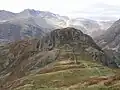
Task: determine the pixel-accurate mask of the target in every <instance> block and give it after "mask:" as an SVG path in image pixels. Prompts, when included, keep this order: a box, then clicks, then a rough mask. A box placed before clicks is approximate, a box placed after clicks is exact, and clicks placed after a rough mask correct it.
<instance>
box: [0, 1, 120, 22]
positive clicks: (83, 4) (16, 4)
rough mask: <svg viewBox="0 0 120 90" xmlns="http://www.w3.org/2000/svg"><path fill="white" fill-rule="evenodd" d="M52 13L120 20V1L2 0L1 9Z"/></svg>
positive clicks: (0, 2)
mask: <svg viewBox="0 0 120 90" xmlns="http://www.w3.org/2000/svg"><path fill="white" fill-rule="evenodd" d="M28 8H29V9H36V10H41V11H51V12H53V13H57V14H60V15H66V16H69V17H74V18H75V17H85V18H92V19H100V18H101V19H113V20H114V19H118V18H120V0H1V1H0V9H1V10H8V11H12V12H20V11H22V10H23V9H28Z"/></svg>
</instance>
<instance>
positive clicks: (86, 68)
mask: <svg viewBox="0 0 120 90" xmlns="http://www.w3.org/2000/svg"><path fill="white" fill-rule="evenodd" d="M78 62H79V63H78V64H75V63H74V62H73V61H70V60H66V61H59V62H56V63H55V64H54V65H53V66H52V67H51V68H49V69H47V70H46V69H45V70H46V72H43V73H42V74H37V75H30V76H27V77H24V78H21V79H20V81H22V83H21V84H20V85H19V86H17V87H15V89H14V90H108V89H107V88H108V86H105V85H104V84H99V81H98V83H97V82H90V80H89V79H92V78H93V79H96V78H100V77H101V78H103V79H102V80H104V77H109V76H113V75H114V72H113V70H111V69H109V68H107V67H103V66H102V65H100V64H97V63H95V62H91V61H85V60H79V61H78ZM45 70H43V71H45ZM16 82H18V81H15V82H14V83H16ZM87 82H88V84H86V83H87ZM88 86H89V87H88ZM100 88H106V89H100Z"/></svg>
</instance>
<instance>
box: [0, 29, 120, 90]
mask: <svg viewBox="0 0 120 90" xmlns="http://www.w3.org/2000/svg"><path fill="white" fill-rule="evenodd" d="M0 49H1V50H0V55H1V58H0V64H1V67H0V72H1V73H0V83H1V89H2V90H27V89H28V90H39V89H40V88H41V89H45V90H46V89H47V90H49V89H50V88H51V89H50V90H54V89H55V90H56V89H58V90H59V89H61V88H62V90H63V89H66V88H67V89H68V90H69V89H72V88H83V87H82V86H84V83H86V80H89V79H92V78H96V80H99V78H102V80H103V82H104V77H105V79H109V76H110V77H111V76H113V75H115V72H114V70H112V69H110V68H117V67H118V66H117V64H116V62H115V61H114V60H112V59H111V58H109V57H108V56H107V54H106V53H105V52H104V51H103V50H101V48H100V47H99V46H97V44H96V43H95V42H94V41H93V39H92V38H91V37H90V36H88V35H86V34H84V33H83V32H81V31H80V30H77V29H74V28H70V27H69V28H63V29H56V30H53V31H52V32H50V33H48V34H47V35H45V36H44V37H43V38H39V39H31V40H21V41H16V42H14V43H8V44H6V45H2V46H1V47H0ZM108 67H110V68H108ZM107 77H108V78H107ZM82 82H84V83H82ZM108 82H109V80H108ZM81 83H82V84H81ZM88 83H89V82H88ZM98 83H99V82H98ZM79 84H80V87H79ZM85 85H86V84H85ZM102 86H105V85H104V84H103V85H102ZM102 86H101V87H102ZM105 87H106V86H105ZM48 88H49V89H48ZM87 88H88V87H86V89H87ZM90 88H92V87H90ZM96 88H99V85H98V86H96ZM86 89H85V90H86ZM73 90H74V89H73Z"/></svg>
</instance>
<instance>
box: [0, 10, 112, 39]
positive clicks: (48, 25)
mask: <svg viewBox="0 0 120 90" xmlns="http://www.w3.org/2000/svg"><path fill="white" fill-rule="evenodd" d="M113 22H114V21H94V20H89V19H84V18H76V19H70V18H68V17H67V16H60V15H58V14H54V13H51V12H47V11H38V10H34V9H25V10H24V11H22V12H20V13H12V12H9V11H5V10H1V11H0V40H1V41H7V40H8V41H15V40H20V39H24V38H34V37H35V38H37V37H42V36H44V35H45V33H46V32H49V31H52V30H53V29H57V28H64V27H74V28H76V29H80V30H82V31H83V32H84V33H87V34H89V35H91V36H93V37H95V36H98V32H100V33H99V35H100V34H101V33H102V32H104V30H106V29H107V28H108V27H110V26H111V24H112V23H113Z"/></svg>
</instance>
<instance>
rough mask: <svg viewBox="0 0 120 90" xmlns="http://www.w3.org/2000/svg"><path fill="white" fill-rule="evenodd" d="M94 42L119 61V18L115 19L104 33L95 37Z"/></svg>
mask: <svg viewBox="0 0 120 90" xmlns="http://www.w3.org/2000/svg"><path fill="white" fill-rule="evenodd" d="M95 40H96V42H97V43H98V45H99V46H100V47H102V48H103V49H106V50H107V51H108V53H109V54H110V53H112V54H113V55H112V57H113V58H114V59H115V58H116V60H117V61H118V62H119V61H120V60H119V59H120V58H119V53H120V20H118V21H116V22H115V23H114V24H113V25H112V26H111V27H110V28H109V29H108V30H107V31H106V32H105V33H104V34H102V35H101V36H99V37H97V38H96V39H95Z"/></svg>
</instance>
